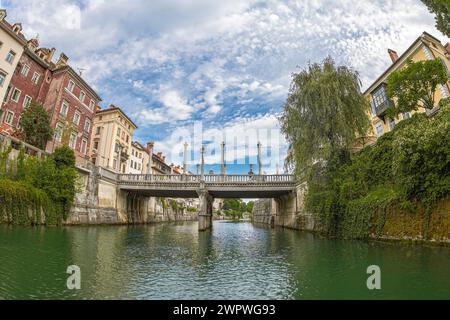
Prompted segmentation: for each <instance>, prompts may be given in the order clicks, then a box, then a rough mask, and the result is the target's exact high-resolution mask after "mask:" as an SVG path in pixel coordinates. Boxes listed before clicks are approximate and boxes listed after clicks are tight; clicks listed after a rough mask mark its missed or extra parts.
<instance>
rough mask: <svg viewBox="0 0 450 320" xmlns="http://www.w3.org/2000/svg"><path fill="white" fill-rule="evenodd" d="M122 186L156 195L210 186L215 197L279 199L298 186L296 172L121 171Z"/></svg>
mask: <svg viewBox="0 0 450 320" xmlns="http://www.w3.org/2000/svg"><path fill="white" fill-rule="evenodd" d="M117 179H118V184H119V188H120V189H122V190H126V191H132V192H137V193H139V194H142V195H147V196H155V197H178V198H195V197H197V190H199V189H206V190H208V192H209V194H211V195H212V196H213V197H215V198H275V197H279V196H281V195H283V194H287V193H289V192H291V191H293V190H294V189H295V186H296V181H295V177H294V176H293V175H261V176H259V175H254V176H250V175H204V176H203V179H202V176H200V175H146V174H138V175H135V174H119V175H118V178H117Z"/></svg>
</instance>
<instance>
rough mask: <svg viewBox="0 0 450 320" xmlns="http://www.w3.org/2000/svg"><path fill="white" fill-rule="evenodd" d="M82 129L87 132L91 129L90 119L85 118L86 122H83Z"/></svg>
mask: <svg viewBox="0 0 450 320" xmlns="http://www.w3.org/2000/svg"><path fill="white" fill-rule="evenodd" d="M84 131H86V132H88V133H89V132H90V131H91V120H89V119H86V122H85V123H84Z"/></svg>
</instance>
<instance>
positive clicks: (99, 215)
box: [65, 166, 198, 225]
mask: <svg viewBox="0 0 450 320" xmlns="http://www.w3.org/2000/svg"><path fill="white" fill-rule="evenodd" d="M79 173H80V183H79V192H78V193H77V195H76V197H75V201H74V205H73V207H72V210H71V212H70V214H69V217H68V218H67V219H66V221H65V224H66V225H78V224H143V223H153V222H165V221H195V220H197V219H198V215H197V212H190V211H188V210H187V208H186V207H185V206H184V203H183V201H182V200H177V201H176V205H174V204H175V203H174V201H175V200H172V199H164V198H149V197H142V196H137V195H134V194H129V193H127V192H125V191H121V190H119V189H118V188H117V184H116V183H115V180H114V176H113V173H111V172H110V171H108V170H105V169H102V168H97V167H94V166H91V167H90V168H89V169H86V168H79Z"/></svg>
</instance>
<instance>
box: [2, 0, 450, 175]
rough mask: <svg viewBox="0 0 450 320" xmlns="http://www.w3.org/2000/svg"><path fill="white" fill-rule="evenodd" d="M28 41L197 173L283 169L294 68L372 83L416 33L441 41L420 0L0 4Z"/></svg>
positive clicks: (141, 136)
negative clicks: (331, 64)
mask: <svg viewBox="0 0 450 320" xmlns="http://www.w3.org/2000/svg"><path fill="white" fill-rule="evenodd" d="M0 4H1V7H3V8H6V9H7V12H8V17H7V20H8V21H9V22H12V23H14V22H22V24H23V28H24V33H25V35H26V36H27V37H28V38H31V37H35V36H36V35H38V36H39V41H40V44H41V46H45V47H55V48H56V49H57V52H56V58H57V57H58V56H59V53H61V52H64V53H65V54H66V55H67V56H69V58H70V60H69V63H70V64H71V65H72V67H73V68H74V69H75V70H79V71H81V72H82V75H83V78H85V79H86V80H87V82H88V83H89V84H91V86H92V87H93V88H94V89H95V90H96V91H97V93H98V94H99V95H100V96H101V97H102V100H103V101H102V102H101V106H102V107H103V108H105V107H107V106H109V105H110V104H112V103H113V104H114V105H116V106H119V107H121V108H122V109H123V110H124V111H125V112H126V113H127V114H128V115H129V116H130V117H131V118H132V119H133V121H134V122H136V123H137V125H138V126H139V128H138V129H137V130H136V131H135V134H134V140H137V141H139V142H141V143H142V144H145V143H146V142H147V141H155V149H156V151H162V152H163V153H164V154H166V155H167V158H168V161H169V163H170V162H173V163H176V164H182V163H183V144H184V142H185V141H186V142H188V164H189V169H190V170H191V171H193V172H195V171H196V164H197V163H199V162H200V159H199V158H200V155H199V150H200V146H201V145H202V143H203V144H204V145H205V146H206V152H205V161H206V163H207V164H208V166H207V171H209V170H213V171H215V172H218V171H220V166H218V165H217V164H218V163H220V143H221V142H222V141H225V142H226V156H225V157H226V163H227V172H228V173H247V172H248V171H249V165H250V164H253V165H254V171H258V167H257V158H256V156H257V147H256V145H257V142H258V141H259V142H261V145H262V149H261V154H262V157H261V159H262V163H263V167H262V171H263V172H265V173H275V172H276V171H277V169H276V168H277V167H279V172H280V173H281V172H282V171H283V164H284V157H285V155H286V149H287V146H286V142H285V140H284V138H283V135H282V134H281V133H280V130H279V124H278V118H277V117H278V116H279V114H280V112H281V110H282V107H283V103H284V101H285V100H286V97H287V95H288V93H289V87H290V82H291V77H292V73H294V72H298V71H299V70H301V69H303V68H305V67H306V66H307V65H308V63H310V62H311V63H314V62H320V61H322V60H323V59H324V58H325V57H326V56H331V57H333V58H334V59H335V60H336V62H337V63H338V64H341V65H347V66H350V67H352V68H353V69H355V70H357V71H358V72H359V74H360V78H361V81H362V83H363V89H364V88H366V87H368V86H369V85H370V83H371V82H372V81H374V80H375V79H376V78H377V77H378V76H379V75H380V74H381V73H382V72H383V71H384V70H385V69H386V68H387V67H388V66H389V65H390V64H391V61H390V58H389V56H388V54H387V49H388V48H391V49H394V50H396V51H397V52H398V53H399V54H401V53H402V52H403V51H405V50H406V49H407V47H408V46H409V45H410V44H411V43H412V42H413V41H414V40H415V39H416V38H417V37H419V36H420V35H421V33H422V32H423V31H427V32H428V33H430V34H432V35H434V36H435V37H437V38H438V39H440V40H441V41H442V42H443V43H445V42H447V41H448V39H447V38H445V36H444V35H443V34H441V33H440V32H439V31H437V30H436V29H435V27H434V16H433V15H432V14H430V13H429V12H428V10H427V8H426V7H425V6H424V5H423V4H422V2H421V1H419V0H398V1H393V0H360V1H349V0H342V1H335V0H315V1H312V0H311V1H289V0H287V1H271V0H269V1H256V0H227V1H215V0H214V1H213V0H195V1H194V0H192V1H190V0H162V1H157V0H152V1H147V0H128V1H119V0H0Z"/></svg>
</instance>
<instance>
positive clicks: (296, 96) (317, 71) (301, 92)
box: [280, 58, 369, 173]
mask: <svg viewBox="0 0 450 320" xmlns="http://www.w3.org/2000/svg"><path fill="white" fill-rule="evenodd" d="M368 108H369V104H368V101H367V99H366V98H365V97H364V96H363V95H362V93H361V83H360V80H359V76H358V73H357V72H355V71H353V70H351V69H349V68H347V67H345V66H336V65H335V63H334V61H333V59H331V58H326V59H325V60H324V61H323V62H322V64H317V63H314V64H310V65H309V67H308V69H306V70H302V71H301V72H299V73H297V74H294V75H293V81H292V84H291V89H290V92H289V96H288V99H287V101H286V103H285V105H284V111H283V114H282V116H281V117H280V121H281V129H282V132H283V133H284V134H285V135H286V138H287V141H288V142H289V154H288V158H287V166H288V167H291V168H292V167H293V166H294V165H295V167H296V169H297V173H300V172H304V171H305V170H307V169H309V168H311V166H312V164H313V163H314V161H316V160H318V159H323V160H326V159H329V158H330V157H331V155H332V154H333V153H335V152H337V150H340V149H349V148H350V147H351V146H353V143H354V141H355V138H356V135H359V136H364V135H365V134H366V132H367V129H368V127H369V119H368V117H367V111H368Z"/></svg>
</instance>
